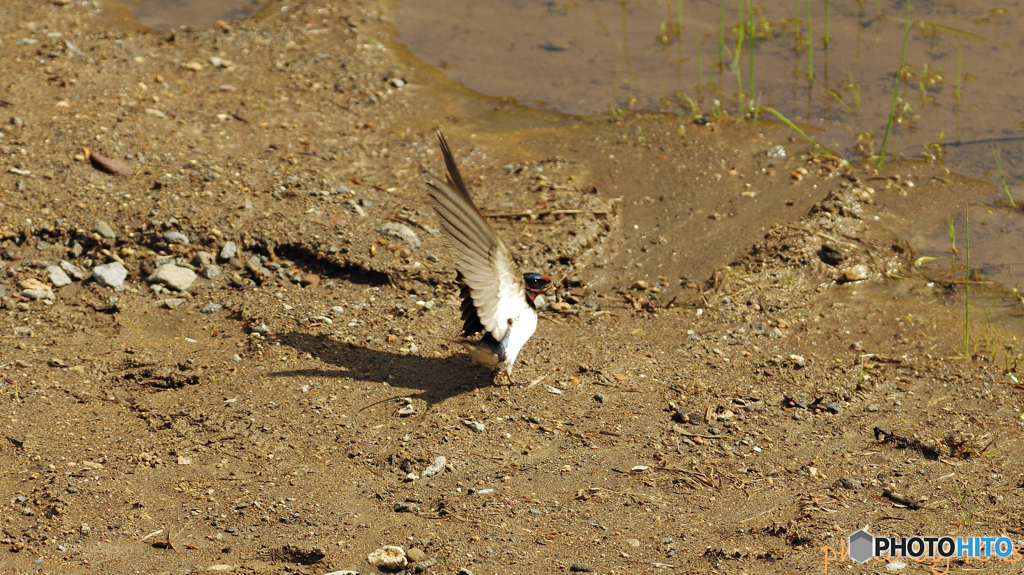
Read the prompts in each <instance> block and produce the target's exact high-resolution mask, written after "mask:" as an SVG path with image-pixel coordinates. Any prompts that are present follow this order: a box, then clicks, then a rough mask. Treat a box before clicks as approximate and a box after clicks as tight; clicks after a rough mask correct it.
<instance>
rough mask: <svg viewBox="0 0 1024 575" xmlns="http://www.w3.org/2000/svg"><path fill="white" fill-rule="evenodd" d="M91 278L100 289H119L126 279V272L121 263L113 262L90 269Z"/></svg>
mask: <svg viewBox="0 0 1024 575" xmlns="http://www.w3.org/2000/svg"><path fill="white" fill-rule="evenodd" d="M92 277H93V278H94V279H95V280H96V283H98V284H100V286H102V287H112V288H116V287H120V286H122V285H124V279H125V278H126V277H128V270H127V269H125V267H124V264H122V263H121V262H113V263H109V264H104V265H102V266H96V267H94V268H92Z"/></svg>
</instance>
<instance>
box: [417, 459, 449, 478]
mask: <svg viewBox="0 0 1024 575" xmlns="http://www.w3.org/2000/svg"><path fill="white" fill-rule="evenodd" d="M447 464H448V460H447V459H446V458H445V456H443V455H438V456H437V457H435V458H434V461H432V462H431V463H430V465H428V466H427V468H426V469H424V470H423V473H420V477H422V478H424V479H426V478H427V477H432V476H434V475H437V474H438V473H441V472H442V471H444V466H445V465H447Z"/></svg>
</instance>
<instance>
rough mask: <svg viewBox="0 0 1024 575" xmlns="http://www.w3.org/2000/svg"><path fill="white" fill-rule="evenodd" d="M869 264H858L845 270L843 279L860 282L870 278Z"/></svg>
mask: <svg viewBox="0 0 1024 575" xmlns="http://www.w3.org/2000/svg"><path fill="white" fill-rule="evenodd" d="M868 273H869V270H868V266H866V265H864V264H857V265H855V266H850V267H848V268H846V269H844V270H843V280H845V281H848V282H859V281H862V280H865V279H867V278H868Z"/></svg>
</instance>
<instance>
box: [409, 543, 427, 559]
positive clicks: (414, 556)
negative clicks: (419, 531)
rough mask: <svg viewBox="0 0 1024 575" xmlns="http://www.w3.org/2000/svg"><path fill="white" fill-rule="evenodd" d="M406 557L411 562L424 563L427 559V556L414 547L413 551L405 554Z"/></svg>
mask: <svg viewBox="0 0 1024 575" xmlns="http://www.w3.org/2000/svg"><path fill="white" fill-rule="evenodd" d="M405 556H406V557H408V558H409V561H416V562H419V561H423V560H424V559H426V557H427V554H426V552H424V551H423V550H422V549H420V548H419V547H413V548H412V549H410V550H408V551H406V552H405Z"/></svg>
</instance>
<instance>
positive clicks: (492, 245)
mask: <svg viewBox="0 0 1024 575" xmlns="http://www.w3.org/2000/svg"><path fill="white" fill-rule="evenodd" d="M438 138H439V139H440V140H441V151H442V152H443V153H444V160H445V165H446V166H447V168H448V178H447V181H441V180H439V179H437V178H431V180H430V182H428V185H429V186H430V197H431V198H432V199H433V200H434V209H435V210H436V211H437V214H438V215H439V216H440V217H441V222H442V227H443V228H444V231H445V243H446V244H447V245H448V249H449V250H451V252H452V255H453V256H454V257H455V262H456V266H457V267H458V270H459V273H460V274H461V276H462V280H463V281H464V282H465V284H466V285H467V286H468V287H469V293H470V296H471V298H472V301H473V306H474V307H475V308H476V313H477V316H478V319H479V320H480V324H481V325H482V326H483V328H484V329H486V330H487V331H488V332H489V333H490V334H491V335H492V336H493V337H494V339H496V340H498V341H502V340H504V339H505V334H506V332H507V331H508V325H509V320H512V319H515V318H517V317H519V315H520V313H522V311H523V310H524V309H525V308H527V307H528V306H529V303H528V302H527V299H526V285H525V284H524V283H523V276H522V273H520V271H519V266H517V265H516V263H515V261H514V260H513V259H512V254H511V252H510V251H509V249H508V246H506V245H505V242H503V241H501V238H499V237H498V235H497V234H496V233H494V230H493V229H492V228H491V226H490V224H488V223H487V220H485V219H484V217H483V215H481V214H480V211H479V210H478V209H477V207H476V206H475V205H474V204H473V200H472V199H471V198H470V197H469V192H468V191H467V190H466V185H465V184H464V183H463V180H462V176H461V175H460V174H459V169H458V167H457V166H456V165H455V158H453V157H452V154H451V151H450V150H449V149H448V144H447V142H445V140H444V136H442V135H441V134H438ZM464 319H466V318H465V316H464ZM469 323H470V322H467V329H468V327H469Z"/></svg>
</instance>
